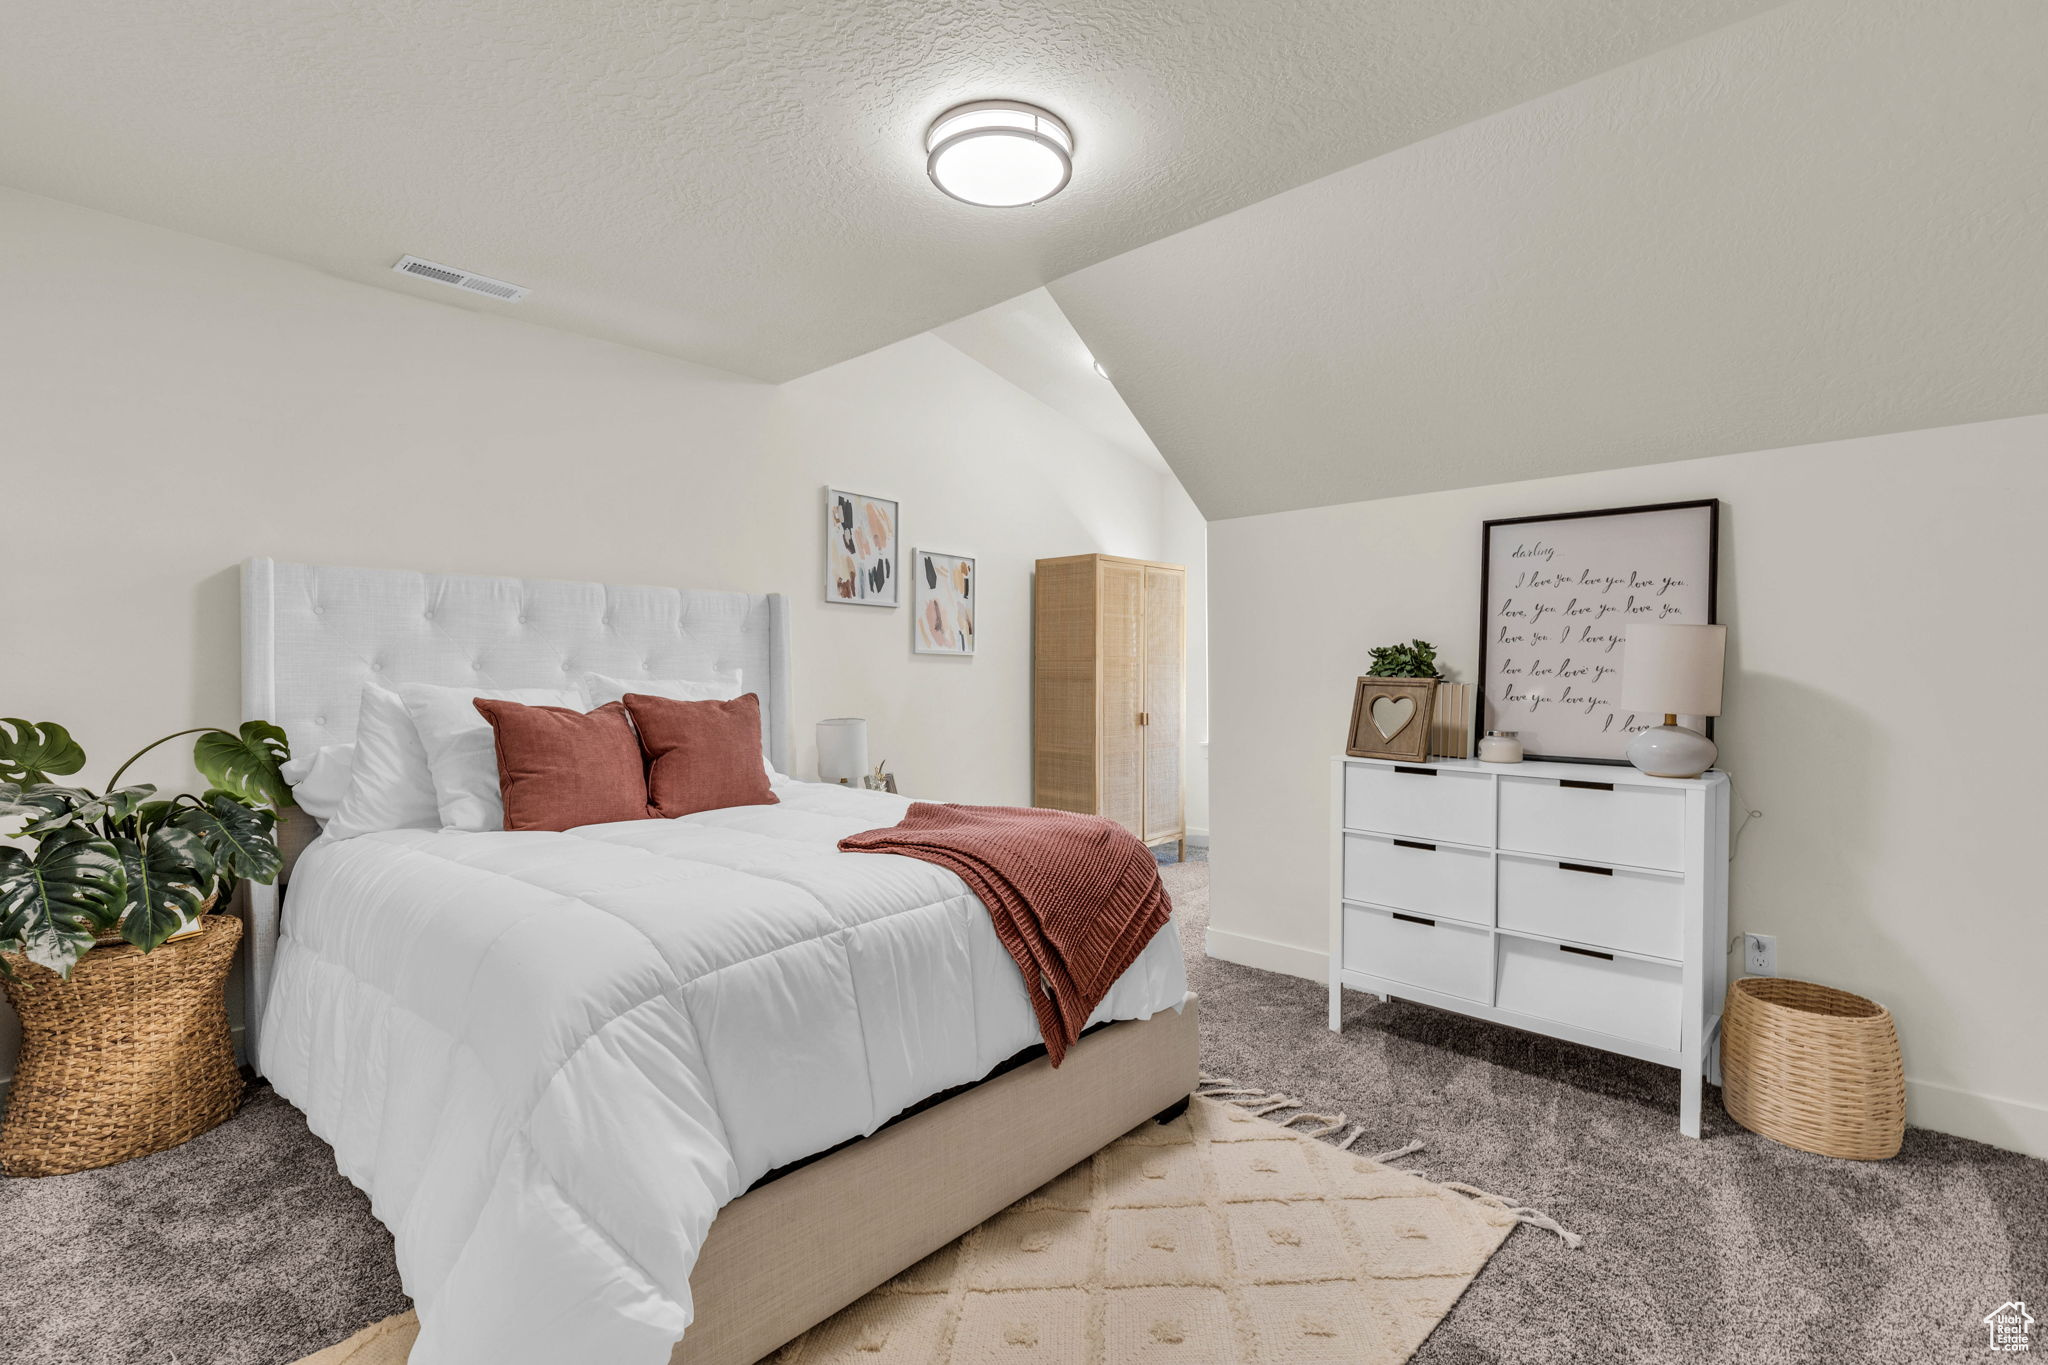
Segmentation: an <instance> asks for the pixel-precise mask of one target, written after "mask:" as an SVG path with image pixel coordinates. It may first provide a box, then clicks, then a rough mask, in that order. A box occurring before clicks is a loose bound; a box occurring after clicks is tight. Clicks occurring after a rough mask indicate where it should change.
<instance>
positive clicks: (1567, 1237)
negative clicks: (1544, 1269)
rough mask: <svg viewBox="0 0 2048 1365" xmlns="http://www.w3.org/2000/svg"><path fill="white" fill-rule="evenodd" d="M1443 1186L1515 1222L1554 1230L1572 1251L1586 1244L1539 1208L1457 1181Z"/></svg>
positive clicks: (1546, 1230) (1549, 1230)
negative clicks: (1498, 1211)
mask: <svg viewBox="0 0 2048 1365" xmlns="http://www.w3.org/2000/svg"><path fill="white" fill-rule="evenodd" d="M1443 1188H1444V1189H1447V1190H1456V1191H1457V1192H1458V1193H1459V1194H1463V1195H1470V1196H1471V1197H1472V1198H1474V1199H1476V1200H1478V1201H1479V1202H1480V1203H1482V1204H1487V1205H1490V1206H1491V1207H1493V1208H1496V1209H1499V1210H1501V1211H1502V1212H1503V1213H1505V1214H1507V1215H1508V1216H1509V1217H1511V1218H1513V1219H1514V1220H1515V1221H1516V1222H1517V1223H1527V1224H1528V1225H1529V1226H1530V1227H1532V1228H1542V1229H1543V1230H1544V1231H1545V1232H1554V1233H1556V1234H1557V1237H1558V1240H1559V1241H1561V1242H1563V1243H1564V1244H1565V1245H1566V1246H1567V1247H1569V1248H1571V1249H1572V1250H1573V1251H1577V1250H1578V1249H1579V1248H1580V1247H1582V1246H1584V1245H1585V1244H1586V1239H1585V1238H1583V1237H1581V1236H1579V1234H1578V1233H1576V1232H1571V1231H1568V1230H1567V1229H1566V1228H1565V1227H1564V1226H1563V1225H1562V1224H1560V1223H1559V1222H1558V1221H1557V1220H1556V1219H1555V1218H1552V1217H1551V1216H1550V1215H1549V1214H1547V1213H1543V1212H1541V1211H1540V1210H1537V1209H1532V1208H1529V1207H1528V1206H1526V1205H1510V1204H1509V1203H1508V1201H1507V1200H1505V1199H1503V1198H1501V1197H1500V1196H1499V1195H1497V1194H1488V1193H1487V1192H1486V1191H1485V1190H1482V1189H1477V1188H1474V1187H1473V1186H1471V1185H1464V1184H1460V1183H1458V1182H1457V1181H1450V1180H1447V1181H1445V1182H1444V1184H1443Z"/></svg>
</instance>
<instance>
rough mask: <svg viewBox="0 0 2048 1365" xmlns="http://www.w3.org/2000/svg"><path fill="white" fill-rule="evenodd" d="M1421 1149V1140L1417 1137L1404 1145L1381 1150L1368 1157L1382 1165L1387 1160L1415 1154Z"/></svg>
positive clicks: (1396, 1159)
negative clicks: (1385, 1150) (1384, 1150)
mask: <svg viewBox="0 0 2048 1365" xmlns="http://www.w3.org/2000/svg"><path fill="white" fill-rule="evenodd" d="M1421 1150H1422V1142H1421V1140H1420V1139H1417V1140H1416V1141H1414V1142H1411V1143H1409V1144H1408V1145H1407V1146H1405V1147H1396V1148H1395V1149H1394V1150H1393V1151H1391V1152H1381V1153H1380V1154H1379V1155H1378V1156H1376V1157H1372V1158H1370V1159H1371V1160H1373V1161H1377V1162H1379V1163H1380V1165H1382V1166H1384V1165H1386V1164H1387V1163H1388V1162H1389V1161H1399V1160H1400V1159H1401V1158H1402V1157H1404V1156H1413V1155H1415V1153H1417V1152H1419V1151H1421Z"/></svg>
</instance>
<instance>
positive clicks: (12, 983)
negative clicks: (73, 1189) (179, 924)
mask: <svg viewBox="0 0 2048 1365" xmlns="http://www.w3.org/2000/svg"><path fill="white" fill-rule="evenodd" d="M201 923H202V924H203V925H204V926H205V927H204V928H202V929H201V930H200V932H198V933H196V934H193V935H191V936H189V937H186V938H181V939H178V940H175V941H174V942H170V943H166V944H163V945H162V946H161V947H159V948H157V949H156V950H155V951H154V952H150V953H145V952H143V951H142V950H141V949H140V948H137V947H135V946H134V945H133V944H127V943H122V944H118V945H114V946H109V947H100V948H94V949H93V950H92V951H91V952H89V953H87V954H86V955H85V956H84V957H81V958H80V959H79V960H78V965H77V966H75V967H73V968H72V970H71V979H70V980H69V981H66V980H65V979H64V978H62V977H60V976H58V975H57V974H56V973H55V972H53V971H50V970H48V969H47V968H44V967H38V966H35V965H34V964H32V963H30V962H29V961H28V960H27V959H26V958H24V957H22V956H20V955H19V954H15V953H9V954H8V955H7V965H8V966H9V967H10V968H12V969H13V972H14V978H13V979H12V980H6V979H5V978H0V980H4V981H5V985H6V990H7V999H8V1002H9V1003H10V1004H12V1005H13V1006H14V1009H15V1012H16V1013H17V1014H19V1015H20V1016H21V1058H20V1060H19V1061H18V1062H17V1063H16V1067H15V1073H14V1085H13V1087H12V1089H11V1090H10V1091H9V1092H8V1096H7V1114H6V1117H5V1119H4V1120H0V1170H4V1171H5V1172H6V1173H7V1174H8V1175H17V1176H19V1175H68V1174H69V1173H71V1172H72V1171H89V1170H92V1169H93V1168H94V1167H97V1166H112V1165H114V1164H115V1163H116V1162H120V1161H127V1160H128V1159H130V1158H131V1157H138V1156H145V1155H147V1154H148V1153H150V1152H159V1151H162V1150H163V1149H164V1148H166V1147H175V1146H177V1145H178V1144H179V1143H181V1142H185V1141H188V1140H190V1139H192V1138H195V1137H197V1136H199V1134H201V1133H203V1132H205V1131H206V1130H207V1129H209V1128H211V1127H213V1126H214V1125H215V1124H218V1123H220V1122H221V1121H222V1120H223V1119H226V1118H227V1117H228V1116H229V1115H230V1114H232V1113H234V1112H235V1105H236V1104H237V1102H239V1101H240V1099H241V1097H242V1076H241V1072H239V1071H238V1070H236V1068H235V1047H234V1042H233V1040H232V1039H231V1038H230V1037H229V1036H228V1011H227V996H226V993H225V986H226V983H227V976H228V965H229V963H230V962H232V961H233V959H234V956H235V945H236V944H237V943H239V942H240V941H241V938H242V922H241V921H240V920H239V919H236V918H234V917H233V916H230V915H208V916H206V917H205V918H204V919H203V920H202V921H201Z"/></svg>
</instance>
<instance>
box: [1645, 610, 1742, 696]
mask: <svg viewBox="0 0 2048 1365" xmlns="http://www.w3.org/2000/svg"><path fill="white" fill-rule="evenodd" d="M1727 652H1728V627H1726V626H1672V625H1662V626H1653V625H1650V624H1647V623H1645V622H1631V623H1630V624H1629V626H1628V633H1627V635H1626V636H1625V637H1624V641H1623V653H1622V659H1621V704H1622V705H1623V706H1626V707H1628V708H1630V709H1631V710H1636V711H1661V712H1663V713H1665V714H1666V715H1673V716H1718V715H1720V714H1721V661H1722V659H1723V658H1724V657H1725V656H1726V654H1727Z"/></svg>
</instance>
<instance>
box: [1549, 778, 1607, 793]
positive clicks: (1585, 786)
mask: <svg viewBox="0 0 2048 1365" xmlns="http://www.w3.org/2000/svg"><path fill="white" fill-rule="evenodd" d="M1557 785H1558V786H1560V787H1576V788H1578V790H1580V791H1582V792H1611V791H1613V790H1614V784H1613V783H1612V782H1581V781H1579V780H1578V779H1576V778H1571V777H1561V778H1559V779H1558V780H1557Z"/></svg>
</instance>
